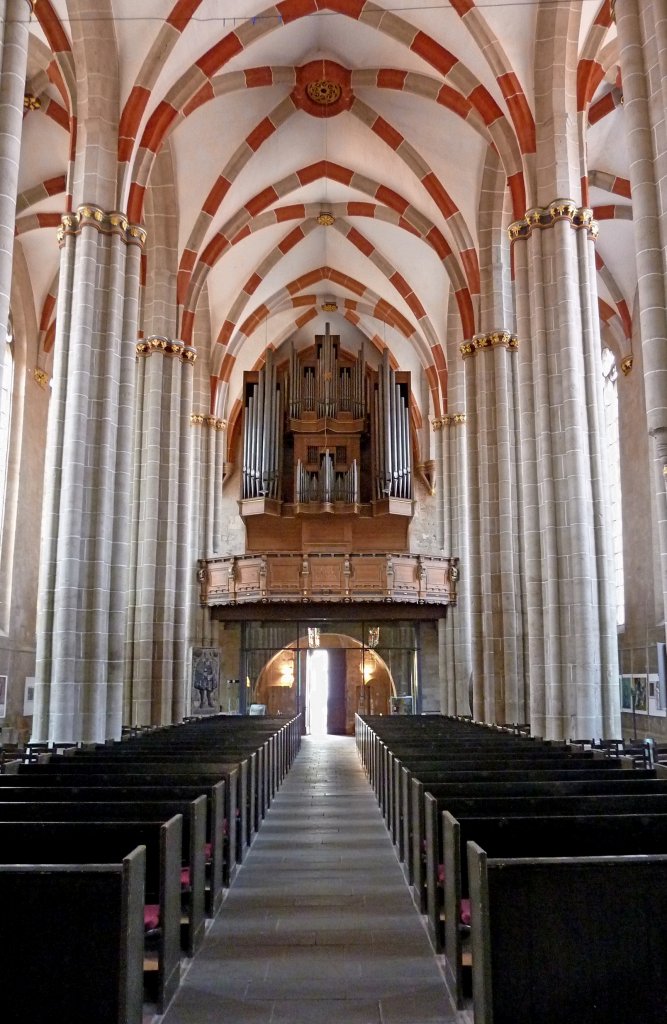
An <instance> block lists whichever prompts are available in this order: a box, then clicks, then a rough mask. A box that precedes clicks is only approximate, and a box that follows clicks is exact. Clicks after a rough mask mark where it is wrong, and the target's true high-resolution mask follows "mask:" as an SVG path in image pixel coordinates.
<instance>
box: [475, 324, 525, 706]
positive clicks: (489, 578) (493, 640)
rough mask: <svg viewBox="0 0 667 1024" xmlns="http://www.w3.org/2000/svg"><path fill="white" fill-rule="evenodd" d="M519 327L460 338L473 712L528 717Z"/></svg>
mask: <svg viewBox="0 0 667 1024" xmlns="http://www.w3.org/2000/svg"><path fill="white" fill-rule="evenodd" d="M517 348H518V341H517V338H516V335H514V334H511V333H510V332H509V331H493V332H491V333H489V334H480V335H476V336H475V337H474V338H473V340H472V341H471V342H467V343H466V344H464V345H462V346H461V354H462V356H463V359H464V364H465V380H466V417H467V426H468V438H469V450H468V479H469V522H470V568H469V575H470V602H471V632H472V650H473V673H474V678H475V687H474V694H473V708H472V711H473V715H474V717H475V718H477V719H479V720H480V721H487V722H507V723H523V722H525V721H526V720H527V704H528V700H527V697H528V695H527V691H526V681H525V666H524V650H523V639H524V623H523V606H524V601H523V597H524V595H523V586H522V583H523V578H522V569H523V559H522V549H521V543H520V525H521V524H520V507H521V502H520V471H519V422H518V407H519V403H518V392H519V384H518V377H517Z"/></svg>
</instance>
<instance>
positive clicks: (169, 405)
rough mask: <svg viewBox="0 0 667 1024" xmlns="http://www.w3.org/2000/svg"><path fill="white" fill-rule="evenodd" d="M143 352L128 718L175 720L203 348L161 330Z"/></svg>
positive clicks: (182, 668)
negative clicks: (198, 358)
mask: <svg viewBox="0 0 667 1024" xmlns="http://www.w3.org/2000/svg"><path fill="white" fill-rule="evenodd" d="M136 351H137V401H136V430H135V456H134V485H133V510H134V511H133V535H132V558H131V579H130V595H129V598H130V599H129V606H130V613H129V628H128V641H129V642H128V659H127V681H126V695H125V704H126V706H125V721H126V722H127V723H129V724H131V725H148V724H152V725H169V724H171V723H173V722H178V721H180V720H181V719H182V718H183V715H184V713H185V704H186V646H187V638H188V622H187V608H188V592H189V586H188V584H189V577H190V575H191V573H190V544H191V540H190V519H191V501H192V474H191V466H192V452H191V450H190V415H191V409H192V387H193V364H194V361H195V351H194V349H193V348H191V347H189V346H187V345H184V344H183V342H182V341H174V340H171V339H169V338H161V337H150V338H146V339H144V340H142V341H140V342H139V343H138V344H137V346H136Z"/></svg>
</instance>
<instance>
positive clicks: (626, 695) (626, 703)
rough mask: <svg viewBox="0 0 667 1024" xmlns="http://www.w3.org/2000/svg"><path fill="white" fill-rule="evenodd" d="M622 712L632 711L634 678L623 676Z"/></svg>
mask: <svg viewBox="0 0 667 1024" xmlns="http://www.w3.org/2000/svg"><path fill="white" fill-rule="evenodd" d="M621 711H632V676H621Z"/></svg>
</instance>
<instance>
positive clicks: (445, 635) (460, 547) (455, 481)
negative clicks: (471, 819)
mask: <svg viewBox="0 0 667 1024" xmlns="http://www.w3.org/2000/svg"><path fill="white" fill-rule="evenodd" d="M433 426H434V429H435V430H436V449H437V465H438V479H439V482H440V481H441V483H440V487H441V489H442V495H443V499H442V500H443V523H444V538H443V545H442V548H443V553H445V554H448V555H452V556H454V557H457V558H458V559H459V580H458V581H457V601H456V605H455V606H452V607H450V608H448V609H447V616H446V618H444V619H440V620H439V622H438V639H439V647H440V665H441V672H440V674H441V686H442V688H441V710H442V713H443V714H448V715H469V714H470V713H471V710H472V709H471V707H470V697H469V683H470V674H471V669H472V664H471V662H472V656H471V645H470V558H469V547H468V489H467V480H466V450H465V431H466V416H465V413H462V412H460V413H450V414H448V415H446V416H443V417H442V418H441V419H439V420H435V421H434V424H433Z"/></svg>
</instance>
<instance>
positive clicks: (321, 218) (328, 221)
mask: <svg viewBox="0 0 667 1024" xmlns="http://www.w3.org/2000/svg"><path fill="white" fill-rule="evenodd" d="M335 222H336V218H335V217H334V215H333V213H327V212H326V211H324V210H323V211H322V213H320V214H319V215H318V218H317V223H318V224H319V225H320V227H323V228H330V227H331V225H332V224H335Z"/></svg>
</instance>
